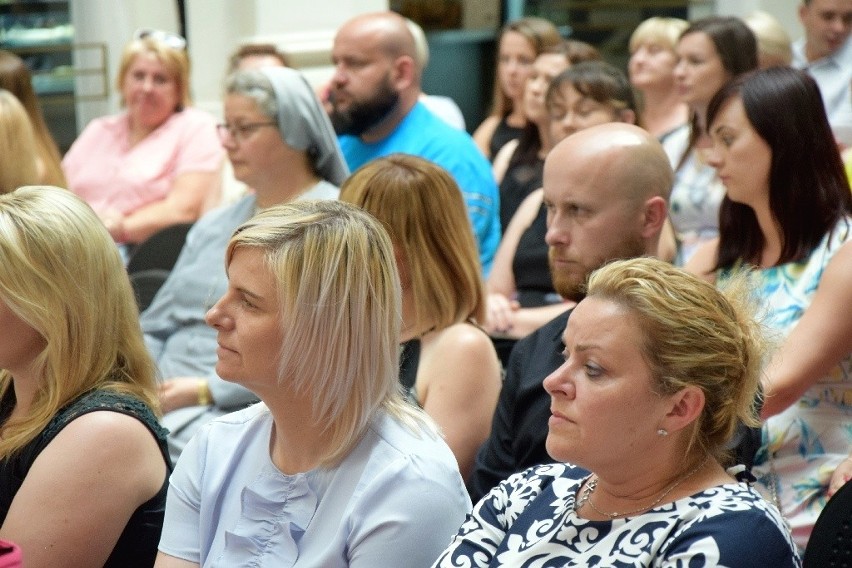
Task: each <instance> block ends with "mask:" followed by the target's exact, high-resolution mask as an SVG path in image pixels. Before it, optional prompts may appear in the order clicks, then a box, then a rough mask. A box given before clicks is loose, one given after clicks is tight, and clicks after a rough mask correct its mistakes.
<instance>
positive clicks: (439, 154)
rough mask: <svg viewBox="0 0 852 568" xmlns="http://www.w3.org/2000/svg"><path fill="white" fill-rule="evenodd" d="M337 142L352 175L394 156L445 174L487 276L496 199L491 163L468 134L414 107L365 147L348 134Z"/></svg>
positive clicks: (496, 228)
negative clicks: (410, 157)
mask: <svg viewBox="0 0 852 568" xmlns="http://www.w3.org/2000/svg"><path fill="white" fill-rule="evenodd" d="M339 141H340V148H341V149H342V150H343V155H344V156H345V157H346V163H347V164H348V165H349V169H350V170H351V171H353V172H354V171H355V170H356V169H358V168H360V167H361V166H363V165H364V164H366V163H367V162H369V161H371V160H374V159H376V158H381V157H382V156H387V155H389V154H395V153H402V154H411V155H414V156H420V157H421V158H425V159H427V160H430V161H431V162H434V163H435V164H437V165H439V166H441V167H442V168H444V169H445V170H447V171H448V172H449V173H450V175H452V176H453V179H455V180H456V183H457V184H458V185H459V188H461V191H462V196H463V197H464V201H465V203H466V204H467V212H468V216H469V217H470V222H471V224H472V225H473V231H474V235H475V236H476V241H477V245H478V247H479V260H480V262H481V264H482V272H483V274H484V275H486V276H487V275H488V273H489V272H490V270H491V263H492V261H493V260H494V253H495V252H496V251H497V245H499V244H500V217H499V212H500V202H499V200H500V197H499V193H498V191H497V184H496V182H495V181H494V176H493V175H492V173H491V165H490V164H489V163H488V160H486V159H485V157H484V156H483V155H482V153H481V152H480V151H479V149H478V148H477V147H476V145H475V144H474V143H473V139H472V138H471V137H470V135H469V134H467V133H466V132H463V131H461V130H458V129H455V128H453V127H451V126H448V125H447V124H446V123H445V122H444V121H442V120H441V119H440V118H438V117H437V116H435V115H434V114H432V113H431V112H429V110H427V109H426V107H424V106H423V105H422V104H421V103H417V104H416V105H414V108H412V109H411V112H409V113H408V114H407V115H406V116H405V118H404V119H403V120H402V122H400V123H399V125H398V126H397V127H396V129H395V130H394V131H393V132H391V133H390V134H389V135H388V136H386V137H385V138H383V139H382V140H379V141H378V142H373V143H369V144H368V143H365V142H363V141H362V140H361V139H360V138H358V137H357V136H352V135H348V134H346V135H343V136H340V137H339Z"/></svg>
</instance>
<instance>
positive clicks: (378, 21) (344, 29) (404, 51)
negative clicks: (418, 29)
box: [337, 12, 417, 61]
mask: <svg viewBox="0 0 852 568" xmlns="http://www.w3.org/2000/svg"><path fill="white" fill-rule="evenodd" d="M342 34H352V35H353V36H356V37H358V38H360V39H361V40H362V41H368V42H370V43H371V44H372V45H373V46H375V47H377V48H378V49H380V50H381V51H382V52H384V53H385V54H386V55H387V56H388V57H391V58H394V59H395V58H397V57H400V56H403V55H405V56H408V57H411V58H412V59H414V60H415V61H416V60H417V51H416V48H415V44H414V36H413V35H412V34H411V31H410V30H409V29H408V24H407V23H406V21H405V18H403V17H402V16H400V15H399V14H397V13H395V12H373V13H370V14H361V15H358V16H355V17H354V18H352V19H351V20H349V21H347V22H346V23H345V24H343V26H341V27H340V29H339V30H338V32H337V35H338V36H340V35H342Z"/></svg>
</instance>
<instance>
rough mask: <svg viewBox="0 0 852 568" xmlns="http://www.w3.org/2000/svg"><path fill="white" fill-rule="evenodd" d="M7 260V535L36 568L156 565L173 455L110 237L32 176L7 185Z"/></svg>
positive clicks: (2, 315)
mask: <svg viewBox="0 0 852 568" xmlns="http://www.w3.org/2000/svg"><path fill="white" fill-rule="evenodd" d="M0 266H2V267H3V269H2V270H0V329H2V330H3V342H2V346H0V369H2V371H0V457H2V462H0V523H2V525H0V538H2V539H6V540H10V541H13V542H15V543H16V544H18V545H19V546H20V547H21V549H22V550H23V554H24V557H25V558H26V563H27V566H31V567H35V568H37V567H41V566H56V565H57V563H72V562H73V564H74V565H75V566H116V567H118V566H121V567H125V566H140V567H141V566H150V565H151V563H152V562H153V560H154V554H155V552H156V546H157V540H158V539H159V536H160V529H161V527H162V522H163V509H164V505H165V497H166V489H167V486H168V473H169V471H170V470H171V463H170V461H169V458H168V454H167V451H166V446H165V430H163V429H162V428H160V426H159V425H158V424H157V419H156V417H155V416H154V409H156V408H157V399H156V386H155V385H156V379H155V376H154V374H155V370H154V364H153V362H152V361H151V359H150V357H149V356H148V352H147V351H146V349H145V344H144V342H143V340H142V333H141V331H140V330H139V322H138V320H137V311H136V302H135V300H134V297H133V292H132V290H131V288H130V282H129V281H128V278H127V274H126V272H125V271H124V267H123V266H122V264H121V260H120V258H119V254H118V252H117V251H116V250H115V246H114V245H113V242H112V239H110V237H109V235H108V234H107V232H106V230H105V229H104V227H103V225H101V223H99V222H98V219H97V217H96V216H95V214H94V213H93V212H92V210H91V209H90V208H89V207H88V206H87V205H86V204H85V203H83V202H82V201H81V200H80V199H79V198H77V197H76V196H74V195H73V194H71V193H70V192H68V191H65V190H62V189H59V188H54V187H25V188H21V189H18V190H17V191H15V192H12V193H9V194H6V195H0Z"/></svg>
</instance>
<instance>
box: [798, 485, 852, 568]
mask: <svg viewBox="0 0 852 568" xmlns="http://www.w3.org/2000/svg"><path fill="white" fill-rule="evenodd" d="M802 566H803V567H804V568H852V481H850V482H849V483H846V484H845V485H844V486H843V487H841V488H840V489H839V490H838V491H837V493H835V494H834V495H833V496H832V497H831V499H829V500H828V503H826V504H825V509H823V510H822V513H820V515H819V517H818V518H817V521H816V523H815V524H814V529H813V532H812V533H811V537H810V539H808V547H807V548H806V549H805V558H804V561H803V563H802Z"/></svg>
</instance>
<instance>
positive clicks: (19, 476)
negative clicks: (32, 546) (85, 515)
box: [0, 388, 172, 568]
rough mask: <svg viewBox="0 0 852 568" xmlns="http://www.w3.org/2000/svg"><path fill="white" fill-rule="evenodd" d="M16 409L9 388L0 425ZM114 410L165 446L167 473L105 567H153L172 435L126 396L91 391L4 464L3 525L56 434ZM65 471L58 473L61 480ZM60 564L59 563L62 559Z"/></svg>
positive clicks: (0, 484)
mask: <svg viewBox="0 0 852 568" xmlns="http://www.w3.org/2000/svg"><path fill="white" fill-rule="evenodd" d="M14 407H15V393H14V390H13V389H11V388H9V389H7V391H6V393H5V395H4V396H3V399H2V400H0V424H2V423H4V422H5V421H6V420H7V419H8V418H9V415H10V414H11V412H12V409H13V408H14ZM99 410H109V411H111V412H118V413H121V414H126V415H128V416H132V417H134V418H136V419H137V420H139V421H140V422H142V423H143V424H145V426H147V427H148V429H149V430H150V431H151V433H152V434H153V435H154V437H155V438H156V439H157V443H158V444H159V446H160V452H161V453H162V454H163V460H164V461H165V463H166V466H167V474H166V477H165V480H164V481H163V486H162V487H161V488H160V491H159V492H158V493H157V494H156V495H155V496H154V497H152V498H151V499H150V500H149V501H147V502H146V503H143V504H142V505H141V506H140V507H139V508H138V509H136V511H134V512H133V515H131V517H130V519H129V520H128V521H127V525H126V526H125V527H124V531H122V533H121V536H119V538H118V541H117V542H116V544H115V548H113V550H112V554H110V556H109V558H108V559H107V561H106V564H104V566H105V567H110V568H112V567H115V568H118V567H137V566H138V567H139V568H142V567H146V568H150V567H151V566H153V565H154V558H155V557H156V555H157V544H158V543H159V541H160V532H161V531H162V528H163V515H164V514H165V509H166V492H167V490H168V486H169V474H170V473H171V471H172V462H171V459H170V458H169V451H168V447H167V445H166V434H167V433H168V431H167V430H166V429H165V428H163V427H161V426H160V424H159V423H158V422H157V418H156V416H154V413H153V412H152V411H151V409H150V408H148V406H147V405H145V404H144V403H143V402H142V401H140V400H139V399H137V398H135V397H132V396H130V395H127V394H123V393H116V392H111V391H106V390H95V391H90V392H87V393H85V394H83V395H81V396H80V397H78V398H77V399H76V400H73V401H72V402H70V403H68V404H67V405H66V406H65V407H64V408H62V409H61V410H60V411H59V412H57V413H56V416H54V417H53V420H51V421H50V422H49V423H48V425H47V427H46V428H45V429H44V430H43V431H42V432H41V433H40V434H39V435H38V436H36V437H35V438H33V440H32V441H31V442H30V443H29V444H27V445H26V446H24V447H23V448H21V449H20V450H19V451H18V452H16V453H15V454H13V455H12V456H10V457H8V458H6V459H4V460H1V461H0V525H2V523H3V521H5V519H6V515H7V514H8V513H9V507H10V506H11V504H12V500H13V499H14V498H15V495H16V494H17V493H18V490H19V489H20V488H21V485H22V484H23V482H24V478H26V476H27V472H29V470H30V467H32V464H33V462H34V461H35V460H36V458H37V457H38V456H39V454H40V453H41V452H42V450H44V448H46V447H47V445H48V444H49V443H50V442H51V441H52V440H53V439H54V438H55V437H56V435H57V434H59V432H60V431H61V430H62V429H63V428H64V427H65V426H67V425H68V424H69V423H70V422H71V421H72V420H74V419H75V418H79V417H80V416H82V415H83V414H87V413H89V412H94V411H99ZM61 474H62V472H57V475H61ZM57 560H58V559H57Z"/></svg>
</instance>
